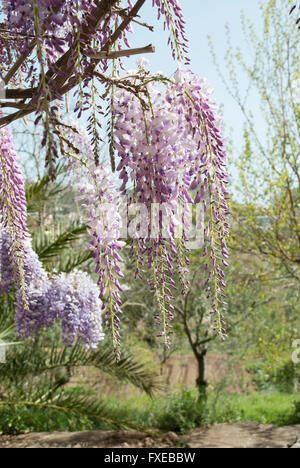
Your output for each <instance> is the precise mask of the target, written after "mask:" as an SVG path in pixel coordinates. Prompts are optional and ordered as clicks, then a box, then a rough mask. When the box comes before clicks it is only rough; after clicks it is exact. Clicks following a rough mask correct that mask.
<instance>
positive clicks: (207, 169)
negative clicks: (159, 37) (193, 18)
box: [114, 68, 229, 337]
mask: <svg viewBox="0 0 300 468" xmlns="http://www.w3.org/2000/svg"><path fill="white" fill-rule="evenodd" d="M148 92H149V96H150V97H151V99H152V106H151V110H149V111H147V110H145V109H143V108H142V107H141V103H140V101H139V100H138V99H137V98H136V97H135V96H134V95H132V94H130V93H128V92H126V91H124V90H118V91H117V92H116V96H115V98H116V102H115V107H114V109H115V110H114V112H115V122H116V125H115V138H116V142H115V149H116V151H117V153H118V156H119V158H120V163H119V166H118V171H119V177H120V179H121V181H122V187H121V188H122V190H123V191H124V192H125V191H126V189H127V188H128V187H130V186H131V187H132V186H133V187H134V189H133V196H132V201H134V202H140V203H144V204H146V205H147V207H148V209H149V210H150V209H151V205H152V204H153V203H158V204H164V207H166V209H167V210H168V211H169V215H170V230H169V232H168V236H167V238H166V236H165V235H163V231H162V229H160V233H159V235H158V237H157V238H154V239H153V238H151V239H150V236H149V237H148V238H146V239H144V241H143V242H141V241H139V242H138V243H136V247H137V249H138V250H139V251H140V252H139V253H138V256H139V257H140V256H145V254H146V255H147V256H148V261H147V263H148V267H149V268H150V270H152V281H151V287H152V289H153V290H154V292H155V295H156V297H157V301H158V304H159V309H160V315H157V316H156V318H157V319H158V320H159V321H160V322H161V323H162V326H163V331H162V333H161V334H162V335H163V336H165V337H166V335H167V333H168V331H169V330H168V329H169V324H168V321H169V320H170V319H171V318H172V317H173V311H172V310H173V309H172V293H171V290H172V289H174V286H175V285H174V282H173V279H172V275H173V273H172V270H173V268H174V265H176V264H177V268H178V269H179V271H180V273H181V276H182V275H183V276H184V275H185V274H186V273H187V271H188V259H187V258H186V253H187V252H186V250H185V241H186V239H185V235H184V232H183V235H182V238H181V239H179V240H178V239H177V237H176V235H175V230H176V215H177V207H178V206H179V205H182V204H183V209H184V210H185V214H187V210H189V207H188V205H187V204H201V206H202V207H203V211H204V213H205V226H204V235H205V248H204V251H203V255H204V256H205V257H207V260H208V261H209V264H210V268H209V272H208V278H207V280H206V281H205V289H206V290H207V295H208V297H211V300H212V314H215V315H216V317H215V319H214V320H215V327H216V328H217V329H218V331H219V333H220V334H221V335H222V336H224V335H225V330H224V326H223V311H222V310H221V308H223V305H224V304H223V302H224V301H223V296H224V288H225V281H224V276H225V275H224V271H223V267H224V266H226V265H227V258H228V251H227V248H226V238H227V236H228V221H227V216H228V214H229V212H228V206H227V201H226V199H227V197H228V192H227V189H226V185H227V182H228V175H227V171H226V153H225V149H224V143H223V138H222V133H221V131H222V122H221V117H220V111H219V109H218V108H217V106H216V105H215V103H214V102H213V101H212V99H211V94H212V90H211V88H210V87H209V86H208V84H207V82H206V81H205V80H202V79H200V78H199V77H198V76H197V75H194V74H193V73H192V72H190V71H188V70H185V69H183V68H179V69H178V70H177V72H176V73H175V75H174V78H173V81H169V82H168V84H167V85H166V86H165V89H164V90H162V89H161V88H160V87H159V86H155V85H153V84H149V85H148ZM142 121H144V122H145V124H144V128H143V126H141V122H142ZM162 214H163V213H160V214H159V216H160V217H161V216H162ZM177 220H178V219H177ZM159 222H160V226H159V227H160V228H161V227H162V221H161V218H160V219H159ZM183 224H184V227H185V228H186V229H187V228H188V226H187V224H188V223H187V222H186V219H185V216H183ZM184 231H185V229H184ZM222 257H223V260H222ZM219 259H221V260H219ZM220 262H221V264H220ZM205 269H208V264H206V265H205ZM183 284H185V280H184V278H183Z"/></svg>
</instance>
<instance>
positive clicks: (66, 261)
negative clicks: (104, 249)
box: [57, 250, 93, 273]
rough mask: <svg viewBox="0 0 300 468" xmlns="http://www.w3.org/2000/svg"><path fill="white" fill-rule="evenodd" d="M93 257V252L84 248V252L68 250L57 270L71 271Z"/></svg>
mask: <svg viewBox="0 0 300 468" xmlns="http://www.w3.org/2000/svg"><path fill="white" fill-rule="evenodd" d="M92 258H93V252H91V251H90V250H84V251H83V252H69V251H68V252H66V255H64V256H63V257H62V258H61V259H60V262H59V265H58V268H57V270H58V271H59V272H64V273H70V272H71V271H72V270H74V269H76V268H79V267H80V266H81V265H83V263H86V262H87V261H88V260H91V259H92Z"/></svg>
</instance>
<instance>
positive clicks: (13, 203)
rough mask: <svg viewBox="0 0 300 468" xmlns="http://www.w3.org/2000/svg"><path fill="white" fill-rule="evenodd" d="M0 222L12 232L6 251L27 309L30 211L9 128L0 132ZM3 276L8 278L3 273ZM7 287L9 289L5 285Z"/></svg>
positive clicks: (21, 299) (19, 292) (22, 300)
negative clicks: (27, 257)
mask: <svg viewBox="0 0 300 468" xmlns="http://www.w3.org/2000/svg"><path fill="white" fill-rule="evenodd" d="M0 222H2V224H3V225H4V227H5V228H6V229H7V232H8V233H9V241H8V240H6V241H5V242H4V244H5V245H4V248H5V249H6V250H7V251H8V252H10V266H9V270H12V272H13V277H14V280H15V284H16V287H17V290H18V294H19V298H20V301H21V302H22V305H23V307H24V308H25V309H26V308H27V307H28V304H27V293H26V284H25V271H24V255H25V254H26V244H27V239H28V235H29V234H28V230H27V209H26V197H25V187H24V182H23V176H22V173H21V169H20V166H19V163H18V158H17V155H16V153H15V151H14V148H13V141H12V132H11V131H10V129H9V128H4V129H3V130H1V131H0ZM3 275H6V273H5V272H4V273H3ZM5 287H6V288H7V287H8V286H5Z"/></svg>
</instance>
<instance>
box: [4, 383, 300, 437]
mask: <svg viewBox="0 0 300 468" xmlns="http://www.w3.org/2000/svg"><path fill="white" fill-rule="evenodd" d="M70 391H75V392H76V389H75V388H74V389H70ZM106 403H107V404H108V406H109V407H110V408H111V409H112V411H113V412H114V413H115V414H116V411H117V414H118V415H119V417H120V420H123V421H124V420H127V421H130V422H131V423H133V424H134V425H136V426H138V427H146V428H149V427H151V428H156V429H160V430H165V431H175V432H181V433H186V432H188V431H189V430H190V429H193V428H194V427H197V426H200V425H206V424H217V423H235V422H246V421H256V422H258V423H261V424H274V425H277V426H283V425H289V424H300V396H298V395H291V394H282V393H272V394H271V393H270V394H263V393H256V394H252V395H233V394H228V393H225V392H221V391H219V392H217V391H214V392H210V393H209V396H208V400H207V406H206V407H205V408H203V406H202V405H201V404H199V402H198V400H197V392H196V391H195V390H183V391H181V392H179V391H177V392H174V393H170V394H168V395H161V396H156V397H155V398H154V399H151V398H150V397H148V396H146V395H140V396H137V397H134V398H129V399H126V400H125V399H124V400H121V401H120V400H118V399H117V398H115V397H114V398H110V399H107V400H106ZM97 429H100V430H105V429H110V427H109V426H108V425H107V424H103V423H100V422H95V421H91V420H89V419H88V418H85V417H84V418H74V417H70V416H68V415H67V414H65V413H59V412H55V411H45V410H42V411H40V410H38V409H35V410H28V409H26V408H19V409H15V410H13V409H9V410H8V409H6V410H4V409H3V410H2V411H0V432H4V433H10V434H13V433H20V432H25V431H40V432H43V431H82V430H97Z"/></svg>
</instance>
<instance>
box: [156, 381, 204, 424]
mask: <svg viewBox="0 0 300 468" xmlns="http://www.w3.org/2000/svg"><path fill="white" fill-rule="evenodd" d="M204 411H205V404H204V403H202V402H201V401H199V399H198V396H197V394H196V393H195V392H194V391H191V390H183V391H182V392H181V393H180V394H179V395H178V394H177V395H173V396H171V397H170V398H169V399H167V401H166V402H165V403H164V404H163V406H162V407H161V408H160V409H159V411H158V412H157V414H156V415H155V417H154V421H153V423H154V425H155V427H157V428H158V429H161V430H165V431H174V432H181V433H186V432H188V431H189V430H191V429H193V428H194V427H197V426H200V425H201V423H202V420H203V417H204Z"/></svg>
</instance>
